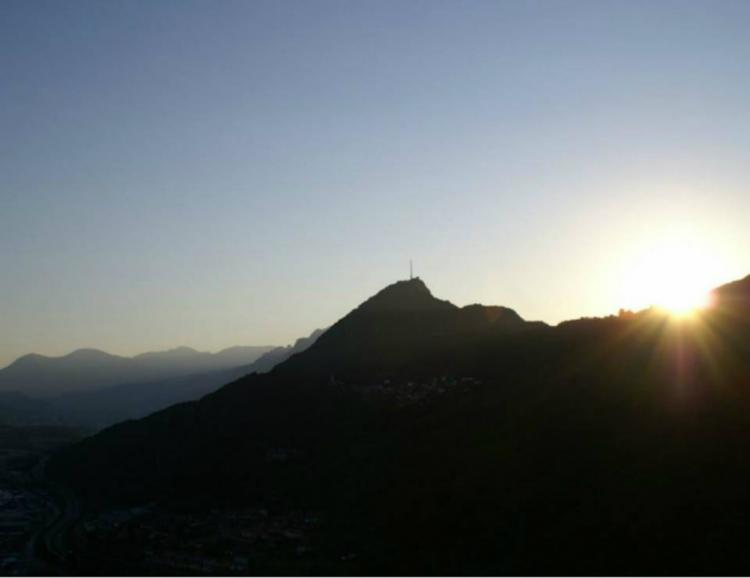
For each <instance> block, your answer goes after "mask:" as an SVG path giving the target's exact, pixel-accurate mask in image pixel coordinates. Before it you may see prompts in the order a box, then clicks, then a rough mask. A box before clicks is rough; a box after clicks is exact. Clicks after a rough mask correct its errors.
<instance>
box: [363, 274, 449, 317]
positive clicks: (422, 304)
mask: <svg viewBox="0 0 750 578" xmlns="http://www.w3.org/2000/svg"><path fill="white" fill-rule="evenodd" d="M455 308H456V307H455V305H452V304H451V303H449V302H448V301H442V300H440V299H437V298H435V297H434V296H433V295H432V293H431V292H430V290H429V289H428V288H427V285H425V283H424V281H422V280H421V279H420V278H419V277H414V278H412V279H407V280H403V281H396V282H395V283H393V284H391V285H388V286H387V287H385V288H384V289H381V290H380V291H379V292H378V293H376V294H375V295H373V296H372V297H370V298H369V299H368V300H367V301H365V302H364V303H362V305H360V306H359V309H361V310H365V311H405V310H425V309H455Z"/></svg>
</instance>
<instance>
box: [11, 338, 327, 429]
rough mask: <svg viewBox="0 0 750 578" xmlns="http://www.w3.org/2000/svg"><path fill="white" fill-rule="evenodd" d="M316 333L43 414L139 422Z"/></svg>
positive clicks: (235, 352)
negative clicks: (215, 365)
mask: <svg viewBox="0 0 750 578" xmlns="http://www.w3.org/2000/svg"><path fill="white" fill-rule="evenodd" d="M321 333H322V331H321V330H316V331H315V332H313V333H312V335H310V336H309V337H303V338H300V339H297V341H296V342H295V343H294V345H291V346H288V347H276V348H273V349H271V350H270V351H266V352H265V353H264V354H263V355H261V356H260V357H258V359H256V360H255V361H254V362H253V363H251V364H248V365H239V366H236V365H237V363H236V362H237V361H239V360H242V359H247V358H249V357H253V356H254V355H257V352H258V350H259V349H262V350H266V349H268V348H258V347H234V348H231V349H225V350H223V351H220V352H219V353H217V354H214V356H215V357H218V359H219V360H221V361H222V362H223V363H226V364H228V365H227V367H229V369H220V370H214V371H208V372H205V373H195V374H190V375H187V376H180V377H174V378H171V379H166V380H160V381H155V382H143V383H125V384H118V385H113V386H109V387H105V388H101V389H97V390H95V391H86V392H74V393H68V394H65V395H62V396H59V397H56V398H52V399H50V400H48V401H47V406H48V408H49V410H52V409H53V410H54V413H52V412H51V411H49V410H48V412H49V413H48V415H55V416H56V417H57V420H58V421H61V422H63V423H66V424H70V425H76V426H84V427H88V428H97V429H98V428H102V427H105V426H108V425H111V424H114V423H117V422H119V421H124V420H129V419H137V418H141V417H144V416H146V415H148V414H150V413H153V412H155V411H158V410H161V409H164V408H166V407H169V406H170V405H174V404H176V403H182V402H185V401H192V400H196V399H199V398H201V397H203V396H204V395H206V394H209V393H211V392H213V391H215V390H216V389H218V388H219V387H221V386H222V385H225V384H227V383H229V382H230V381H233V380H235V379H238V378H240V377H242V376H244V375H248V374H251V373H256V372H257V373H265V372H267V371H270V370H271V369H272V368H273V367H274V366H275V365H276V364H278V363H280V362H281V361H284V360H285V359H287V358H288V357H290V356H291V355H293V354H294V353H297V352H301V351H304V350H305V349H306V348H307V347H309V346H310V345H311V344H312V343H313V342H314V341H315V339H317V337H318V336H319V335H320V334H321ZM186 349H188V348H179V349H178V350H171V351H169V352H164V353H166V354H168V355H182V354H185V353H187V352H186V351H185V350H186ZM145 355H147V356H154V355H161V354H158V353H157V354H145ZM139 357H142V356H139ZM214 361H216V360H214ZM1 406H2V397H0V407H1ZM0 415H1V414H0Z"/></svg>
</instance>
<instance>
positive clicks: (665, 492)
mask: <svg viewBox="0 0 750 578" xmlns="http://www.w3.org/2000/svg"><path fill="white" fill-rule="evenodd" d="M749 287H750V279H745V280H743V281H742V282H739V283H738V284H730V285H727V286H725V287H724V288H719V289H718V290H717V291H716V300H717V301H716V303H715V307H714V309H712V310H710V311H708V312H706V313H704V314H703V315H702V316H700V317H698V318H696V319H691V320H684V321H676V320H673V319H670V318H669V317H667V316H666V315H663V314H660V313H658V312H656V311H644V312H640V313H637V314H633V315H623V316H620V317H608V318H603V319H583V320H578V321H571V322H567V323H564V324H561V325H560V326H557V327H549V326H546V325H544V324H539V323H529V322H525V321H523V320H522V319H521V318H520V317H519V316H518V315H517V314H516V313H514V312H513V311H512V310H510V309H506V308H494V307H492V308H488V307H482V306H470V307H464V308H459V307H456V306H454V305H452V304H450V303H448V302H445V301H440V300H438V299H435V298H434V297H433V296H432V295H431V294H430V293H429V291H428V290H427V288H426V286H424V284H423V283H422V282H421V281H419V280H412V281H407V282H400V283H397V284H395V285H392V286H390V287H388V288H386V289H384V290H383V291H382V292H381V293H379V294H378V295H376V296H374V297H373V298H371V299H370V300H368V301H366V302H365V303H363V305H361V306H360V307H359V308H357V309H355V310H354V311H352V312H351V313H350V314H348V315H347V316H345V317H344V318H342V319H341V320H340V321H338V322H337V323H336V324H334V325H333V326H332V327H331V328H330V329H329V330H328V331H326V332H325V333H324V334H323V335H322V336H321V337H320V338H319V339H318V341H317V342H316V343H315V344H314V345H313V346H311V347H310V348H309V349H307V351H305V352H303V353H300V354H299V355H295V356H293V357H291V358H290V359H289V360H287V361H286V362H284V363H282V364H280V365H279V366H278V367H277V368H276V369H274V370H273V371H271V372H270V373H269V374H266V375H251V376H248V377H245V378H243V379H240V380H238V381H235V382H234V383H232V384H229V385H227V386H225V387H223V388H221V389H220V390H218V391H217V392H216V393H214V394H211V395H209V396H206V397H205V398H203V399H202V400H200V401H199V402H192V403H186V404H182V405H179V406H175V407H172V408H169V409H167V410H164V411H162V412H159V413H157V414H154V415H152V416H149V417H148V418H146V419H143V420H139V421H136V422H129V423H123V424H119V425H116V426H113V427H112V428H109V429H107V430H105V431H103V432H101V433H100V434H98V435H96V436H94V437H92V438H89V439H87V440H84V441H83V442H81V443H79V444H77V445H75V446H72V447H71V448H69V449H67V450H65V451H63V452H61V453H60V454H58V455H57V456H56V458H55V459H54V460H53V461H52V462H51V463H50V470H49V471H50V473H51V474H52V475H53V476H54V477H55V478H56V479H58V480H62V481H64V482H65V483H66V484H69V485H70V486H71V487H73V488H76V489H77V491H79V492H81V493H82V494H83V493H85V494H87V495H89V496H99V497H100V498H103V499H107V500H114V501H115V502H126V503H144V502H147V501H152V500H155V501H156V502H157V503H159V504H162V506H163V507H170V508H178V509H179V508H185V507H189V508H190V509H191V510H195V509H196V508H198V509H200V508H202V507H205V508H209V507H217V506H219V507H231V508H239V507H245V506H254V507H263V508H266V509H270V510H271V511H275V512H284V511H289V512H293V511H298V510H299V509H303V510H311V511H317V512H321V516H322V517H323V518H324V519H325V520H326V523H325V526H324V530H321V534H320V536H319V537H318V540H319V546H318V547H319V551H320V555H319V556H318V557H315V558H314V559H312V560H307V561H303V562H300V564H302V565H301V566H291V568H296V570H297V571H296V572H292V573H300V572H303V573H306V574H307V573H316V572H322V573H344V574H346V573H350V574H372V573H375V574H378V573H386V574H388V573H395V572H398V573H402V574H413V573H416V574H550V573H552V574H569V573H572V574H601V573H604V574H694V573H712V574H727V573H729V574H733V573H740V574H744V573H747V571H748V570H749V569H748V567H747V562H746V556H745V540H744V536H745V532H746V530H747V522H746V520H747V519H748V514H750V493H748V489H747V488H748V487H750V463H748V462H747V460H746V458H745V448H746V447H747V445H748V444H749V443H750V396H748V390H747V384H748V383H750V355H748V354H749V353H750V326H749V325H748V322H747V317H745V316H744V315H743V311H744V309H743V307H744V303H746V301H745V300H744V299H745V297H743V296H747V295H750V292H749V291H748V288H749ZM725 295H731V298H729V297H727V298H724V296H725ZM342 551H344V552H353V553H355V554H356V556H355V557H345V559H346V560H347V561H346V562H345V563H344V562H340V561H337V562H335V563H334V562H331V560H339V558H338V557H334V558H327V557H326V556H327V555H326V554H325V552H342ZM292 560H294V558H289V559H288V560H287V559H285V563H288V564H291V563H292ZM284 567H285V568H289V566H284ZM274 568H277V566H265V567H262V568H261V569H262V571H265V572H271V573H273V572H278V570H274ZM281 573H283V572H281Z"/></svg>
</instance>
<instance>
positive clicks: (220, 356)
mask: <svg viewBox="0 0 750 578" xmlns="http://www.w3.org/2000/svg"><path fill="white" fill-rule="evenodd" d="M272 349H273V348H272V347H269V346H258V347H243V348H230V349H226V350H224V351H220V352H219V353H215V354H212V353H206V352H199V351H196V350H194V349H190V348H188V347H180V348H176V349H172V350H169V351H160V352H152V353H144V354H141V355H137V356H135V357H122V356H118V355H111V354H109V353H105V352H103V351H99V350H96V349H79V350H76V351H74V352H72V353H70V354H68V355H65V356H62V357H46V356H43V355H38V354H30V355H25V356H23V357H20V358H19V359H17V360H16V361H14V362H13V363H11V364H10V365H9V366H7V367H6V368H4V369H1V370H0V391H18V392H21V393H23V394H25V395H28V396H35V397H51V396H58V395H62V394H65V393H69V392H83V391H90V390H95V389H101V388H105V387H109V386H113V385H117V384H123V383H142V382H147V381H156V380H162V379H171V378H175V377H179V376H187V375H190V374H195V373H200V372H207V371H213V370H220V369H228V368H230V367H234V366H238V365H243V364H249V363H252V362H254V361H255V360H256V359H258V357H260V356H261V355H263V354H264V353H266V352H268V351H270V350H272Z"/></svg>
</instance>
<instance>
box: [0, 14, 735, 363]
mask: <svg viewBox="0 0 750 578" xmlns="http://www.w3.org/2000/svg"><path fill="white" fill-rule="evenodd" d="M749 30H750V2H747V1H746V0H741V1H737V2H729V1H723V2H722V1H715V0H712V1H705V2H691V1H688V0H679V1H674V2H667V1H654V0H648V1H644V2H639V1H635V0H622V1H619V2H607V1H602V0H593V1H591V2H572V1H571V2H561V1H553V0H550V1H547V2H510V1H507V2H500V1H498V2H480V1H459V0H455V1H452V2H441V1H439V0H429V1H425V2H417V1H405V0H398V1H386V0H376V1H372V2H366V1H345V2H344V1H342V2H328V1H321V0H315V1H310V0H304V1H301V2H291V1H279V0H273V1H271V2H261V1H249V0H248V1H246V2H229V1H217V2H190V1H187V0H179V1H174V2H170V1H165V0H161V1H152V0H149V1H144V2H136V1H128V2H110V1H101V2H84V1H73V2H58V1H55V2H49V3H47V2H34V1H29V0H21V1H18V2H15V1H12V0H11V1H9V0H3V2H2V3H0V267H1V269H0V271H2V273H1V274H0V275H1V276H0V327H1V328H2V329H1V330H0V365H4V364H6V363H8V362H10V361H11V360H12V359H13V358H15V357H17V356H19V355H21V354H24V353H28V352H30V351H36V352H40V353H44V354H50V355H59V354H63V353H66V352H68V351H70V350H72V349H75V348H78V347H98V348H101V349H105V350H108V351H111V352H114V353H121V354H132V353H136V352H140V351H144V350H150V349H161V348H167V347H173V346H177V345H183V344H184V345H190V346H193V347H196V348H200V349H209V350H215V349H219V348H221V347H225V346H229V345H233V344H261V343H263V344H265V343H287V342H289V341H291V340H293V339H294V338H295V337H297V336H300V335H303V334H307V333H309V332H310V331H311V330H313V329H314V328H316V327H322V326H327V325H329V324H331V323H332V322H333V321H335V320H336V319H337V318H339V317H340V316H342V315H343V314H345V313H346V312H348V311H349V310H350V309H351V308H353V307H354V306H356V305H357V304H358V303H359V302H360V301H362V300H363V299H365V298H367V297H368V296H369V295H371V294H372V293H374V292H376V291H377V290H379V289H380V288H382V287H383V286H385V285H386V284H388V283H390V282H393V281H395V280H397V279H400V278H405V277H407V276H408V262H409V258H413V259H414V263H415V270H416V273H417V274H419V275H420V276H421V277H422V278H423V279H424V280H425V281H426V282H427V284H428V285H429V286H430V287H431V289H432V290H433V293H435V294H436V295H437V296H439V297H441V298H446V299H450V300H451V301H453V302H454V303H457V304H459V305H464V304H468V303H473V302H482V303H487V304H504V305H507V306H511V307H513V308H515V309H516V310H517V311H518V312H519V313H520V314H521V315H522V316H524V317H526V318H530V319H542V320H545V321H548V322H552V323H554V322H558V321H560V320H562V319H566V318H572V317H579V316H583V315H601V314H608V313H611V312H614V311H616V310H617V309H618V308H619V307H620V306H630V305H640V304H636V303H624V302H623V297H622V292H621V291H620V288H621V287H622V286H623V285H624V284H627V283H628V282H631V281H632V275H633V273H631V272H632V271H633V270H634V269H633V263H636V264H637V262H638V260H639V259H640V258H641V256H642V255H643V254H644V253H648V252H649V251H651V247H653V246H654V245H658V243H659V242H660V241H658V239H660V238H662V237H663V236H665V235H666V236H669V235H671V234H672V233H671V231H673V230H676V231H679V234H681V235H684V236H686V237H687V238H690V239H694V240H695V242H696V243H697V244H699V245H700V246H701V247H702V248H703V249H705V250H706V251H708V252H709V253H710V255H711V258H712V259H713V258H714V257H715V262H716V263H720V264H721V267H720V268H717V269H716V270H712V272H711V275H714V276H715V277H717V278H716V279H711V280H710V281H711V282H712V283H713V282H716V283H720V282H723V281H727V280H730V279H732V278H736V277H741V276H744V275H745V274H748V273H750V252H748V250H747V249H748V247H750V188H749V186H748V185H749V184H750V33H748V31H749ZM636 269H637V267H636ZM629 275H630V277H629ZM719 277H721V278H719ZM724 277H726V278H724Z"/></svg>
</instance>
